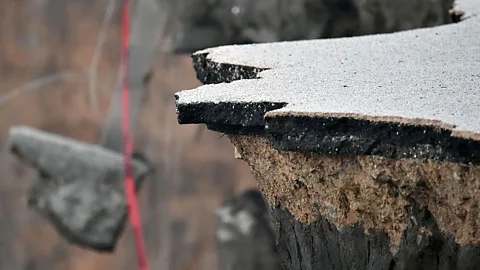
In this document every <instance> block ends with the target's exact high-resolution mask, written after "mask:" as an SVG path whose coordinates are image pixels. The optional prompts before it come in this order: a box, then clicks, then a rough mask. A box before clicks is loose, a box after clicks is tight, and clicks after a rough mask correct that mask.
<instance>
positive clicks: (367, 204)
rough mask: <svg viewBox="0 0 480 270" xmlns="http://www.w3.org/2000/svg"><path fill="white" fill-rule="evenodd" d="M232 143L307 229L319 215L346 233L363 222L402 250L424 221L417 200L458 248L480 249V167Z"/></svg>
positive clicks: (238, 139)
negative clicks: (408, 233)
mask: <svg viewBox="0 0 480 270" xmlns="http://www.w3.org/2000/svg"><path fill="white" fill-rule="evenodd" d="M229 137H230V140H231V141H232V143H233V144H234V145H235V147H236V150H235V151H236V156H237V157H239V158H241V159H243V160H244V161H246V162H247V164H249V165H250V167H251V170H252V172H253V174H254V176H255V178H256V179H257V182H258V184H259V186H260V189H261V190H262V191H263V193H264V194H265V196H266V198H267V200H268V201H269V203H270V204H271V205H277V204H282V205H284V206H285V207H286V208H287V209H288V210H289V211H290V212H291V213H292V214H293V215H294V216H295V217H296V218H297V219H299V220H300V221H301V222H302V223H304V224H310V223H312V222H313V221H315V220H316V219H317V217H318V215H322V216H323V217H325V218H327V219H328V220H329V221H330V222H331V223H333V224H335V226H336V227H337V228H338V229H341V228H342V227H344V226H349V225H352V224H354V223H360V224H361V225H363V227H364V228H365V231H366V233H368V230H369V229H379V230H381V231H384V232H385V233H387V234H388V235H389V237H390V239H391V244H392V247H393V248H395V247H398V245H399V244H400V240H401V237H402V233H403V231H404V230H405V229H406V228H407V226H408V224H409V222H414V223H415V222H416V221H415V220H412V218H413V217H411V216H409V215H408V212H407V211H406V209H405V208H406V206H408V205H409V204H410V202H411V201H412V200H413V201H415V202H416V203H417V204H419V205H420V206H422V207H426V208H427V209H428V210H429V211H430V212H431V213H432V214H433V215H434V217H435V219H436V220H437V222H438V225H439V226H440V228H441V229H443V230H444V231H445V232H446V233H448V234H450V235H453V236H455V238H456V242H457V243H459V244H461V245H466V244H477V245H478V244H479V243H480V209H479V203H480V166H478V165H476V166H475V165H462V164H456V163H448V162H436V161H431V160H412V159H410V160H393V159H387V158H382V157H376V156H333V155H314V154H302V153H297V152H279V151H276V150H275V149H273V148H272V146H271V145H270V143H269V142H268V141H267V140H266V139H265V138H262V137H255V136H240V135H231V136H229ZM424 233H425V234H428V232H427V231H425V232H424ZM419 237H421V236H419Z"/></svg>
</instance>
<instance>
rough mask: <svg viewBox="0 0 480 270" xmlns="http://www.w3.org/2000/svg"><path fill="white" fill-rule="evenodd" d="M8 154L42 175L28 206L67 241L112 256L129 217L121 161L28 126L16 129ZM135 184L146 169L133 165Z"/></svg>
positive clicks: (94, 147)
mask: <svg viewBox="0 0 480 270" xmlns="http://www.w3.org/2000/svg"><path fill="white" fill-rule="evenodd" d="M10 149H11V151H12V153H13V154H15V155H16V156H17V157H18V158H20V159H21V160H22V161H24V162H26V163H27V164H30V165H31V166H33V167H34V168H35V169H37V170H38V172H39V174H38V177H37V178H36V179H35V181H34V183H33V185H32V186H31V188H30V190H29V195H28V201H29V205H30V206H31V207H33V208H35V209H36V210H38V211H39V212H40V213H41V214H42V215H44V216H45V217H46V218H48V219H49V220H50V221H51V222H52V223H53V224H54V225H55V227H56V228H57V230H58V231H59V232H60V233H61V234H63V235H64V236H65V237H66V238H67V239H68V240H69V241H71V242H74V243H76V244H79V245H82V246H88V247H90V248H94V249H97V250H100V251H112V250H113V249H114V247H115V243H116V241H117V238H118V237H119V234H120V232H121V231H122V228H123V224H124V220H125V217H126V199H125V196H124V187H123V183H124V182H123V181H124V177H123V175H124V167H123V156H122V155H121V154H120V153H115V152H113V151H110V150H108V149H105V148H102V147H101V146H98V145H91V144H87V143H83V142H79V141H76V140H73V139H69V138H66V137H63V136H58V135H53V134H50V133H47V132H44V131H40V130H37V129H33V128H29V127H22V126H20V127H12V128H11V130H10ZM133 169H134V175H135V177H136V179H137V185H139V184H140V181H141V180H142V178H144V177H145V175H146V174H147V173H148V170H149V168H148V166H147V165H146V164H145V163H143V162H141V161H139V160H134V162H133Z"/></svg>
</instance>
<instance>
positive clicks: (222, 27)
mask: <svg viewBox="0 0 480 270" xmlns="http://www.w3.org/2000/svg"><path fill="white" fill-rule="evenodd" d="M172 5H173V6H175V8H176V10H177V11H176V12H174V13H175V14H178V15H179V16H178V18H177V20H178V21H179V23H180V25H179V28H178V29H177V35H176V36H175V37H174V45H173V47H174V50H175V51H177V52H192V51H195V50H198V49H204V48H207V47H212V46H219V45H227V44H244V43H257V42H274V41H285V40H300V39H315V38H330V37H344V36H356V35H365V34H374V33H388V32H394V31H400V30H407V29H413V28H419V27H429V26H435V25H439V24H444V23H448V22H451V18H450V16H449V13H448V10H449V9H450V8H451V7H452V5H453V0H440V1H437V0H420V1H419V0H404V1H396V0H386V1H385V0H296V1H292V0H217V1H211V0H195V1H191V0H182V1H175V2H174V3H172Z"/></svg>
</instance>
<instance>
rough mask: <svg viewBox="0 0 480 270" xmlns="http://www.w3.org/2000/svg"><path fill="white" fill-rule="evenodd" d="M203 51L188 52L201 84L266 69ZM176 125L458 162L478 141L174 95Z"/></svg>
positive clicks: (441, 130) (435, 127) (436, 129)
mask: <svg viewBox="0 0 480 270" xmlns="http://www.w3.org/2000/svg"><path fill="white" fill-rule="evenodd" d="M208 54H209V53H208V51H200V52H197V53H194V54H192V60H193V66H194V69H195V71H196V74H197V78H198V80H199V81H200V82H202V83H203V84H218V83H229V82H232V81H236V80H242V79H244V80H245V79H259V78H258V77H257V75H258V74H259V73H260V72H261V71H264V70H267V69H268V68H258V67H252V66H245V65H235V64H227V63H218V62H215V61H214V60H212V59H210V58H209V57H208ZM175 99H176V106H177V117H178V122H179V124H200V123H203V124H206V125H207V127H208V128H209V129H211V130H214V131H218V132H222V133H227V134H243V135H245V134H264V135H266V136H267V137H268V138H269V140H270V141H271V142H272V144H273V146H274V148H275V149H277V150H285V151H297V152H311V153H327V154H347V155H378V156H383V157H387V158H394V159H401V158H429V159H433V160H439V161H449V162H459V163H473V164H479V163H480V140H478V139H477V138H475V137H476V136H474V135H472V136H471V138H469V137H465V136H457V135H456V134H455V133H452V128H453V127H450V126H447V125H442V124H441V123H423V122H422V121H417V122H419V123H418V124H411V121H410V123H402V122H404V121H402V119H394V120H398V121H389V119H368V120H366V119H359V118H358V117H355V116H335V115H318V114H299V113H296V114H268V112H269V111H273V110H276V109H280V108H282V107H284V106H285V105H287V103H275V102H260V103H256V102H250V103H236V102H220V103H209V102H205V103H203V102H200V103H180V102H178V99H179V96H178V95H177V94H175Z"/></svg>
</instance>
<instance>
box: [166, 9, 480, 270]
mask: <svg viewBox="0 0 480 270" xmlns="http://www.w3.org/2000/svg"><path fill="white" fill-rule="evenodd" d="M457 9H460V10H463V11H465V12H466V17H467V19H465V20H463V21H462V22H460V23H458V24H450V25H443V26H439V27H435V28H428V29H418V30H412V31H405V32H399V33H394V34H385V35H372V36H363V37H355V38H340V39H328V40H314V41H301V42H281V43H270V44H256V45H243V46H224V47H218V48H213V49H207V50H204V51H200V52H197V53H196V54H194V55H193V60H194V67H195V70H196V72H197V76H198V78H199V80H200V81H202V82H203V83H205V84H206V85H204V86H201V87H198V88H196V89H193V90H186V91H181V92H178V93H177V94H176V96H175V97H176V103H177V114H178V121H179V123H180V124H193V123H205V124H207V126H208V127H209V128H210V129H213V130H217V131H220V132H225V133H227V134H228V136H229V138H230V140H231V141H232V143H233V144H234V145H235V147H236V156H237V157H238V158H241V159H243V160H244V161H245V162H247V163H248V164H249V165H250V167H251V169H252V173H253V175H254V176H255V178H256V180H257V182H258V185H259V187H260V189H261V190H262V192H263V194H264V195H265V198H266V199H267V201H268V203H269V205H270V207H271V210H272V216H273V218H274V220H275V221H276V225H277V226H276V236H277V246H278V248H279V252H280V255H281V256H282V260H283V263H284V265H285V266H286V269H292V270H293V269H324V268H326V269H371V270H373V269H465V270H466V269H480V229H479V228H480V209H479V203H480V89H479V85H480V17H478V16H476V14H478V13H480V2H479V1H476V0H464V1H461V2H460V6H459V7H457Z"/></svg>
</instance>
